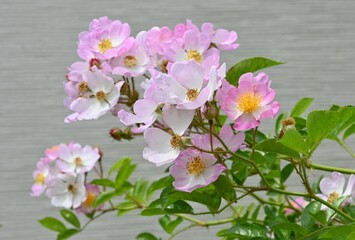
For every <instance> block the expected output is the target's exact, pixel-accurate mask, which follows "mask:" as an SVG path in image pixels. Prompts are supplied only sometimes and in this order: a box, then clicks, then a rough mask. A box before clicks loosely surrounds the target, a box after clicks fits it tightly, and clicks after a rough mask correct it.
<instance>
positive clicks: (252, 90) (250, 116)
mask: <svg viewBox="0 0 355 240" xmlns="http://www.w3.org/2000/svg"><path fill="white" fill-rule="evenodd" d="M270 84H271V82H270V80H269V79H268V77H267V75H266V74H265V73H259V74H258V75H257V76H256V77H253V74H252V73H246V74H243V75H242V76H241V77H240V78H239V82H238V88H236V87H233V86H228V85H227V84H225V86H224V87H223V86H222V90H221V91H222V92H223V93H225V92H226V90H225V89H228V91H227V94H226V95H225V96H224V97H221V95H222V94H218V99H219V104H220V105H221V107H222V109H223V110H224V111H225V112H226V114H227V115H228V117H229V118H230V119H231V120H233V121H234V129H235V130H239V131H242V130H247V129H251V128H255V127H257V126H259V124H260V120H262V119H263V118H273V117H274V116H275V115H276V113H277V112H278V110H279V108H280V105H279V103H278V102H272V100H273V99H274V97H275V90H273V89H271V88H270Z"/></svg>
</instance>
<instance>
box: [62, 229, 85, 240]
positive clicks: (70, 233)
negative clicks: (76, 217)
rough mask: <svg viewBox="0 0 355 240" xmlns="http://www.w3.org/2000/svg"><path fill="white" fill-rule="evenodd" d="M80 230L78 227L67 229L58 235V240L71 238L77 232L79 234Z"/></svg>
mask: <svg viewBox="0 0 355 240" xmlns="http://www.w3.org/2000/svg"><path fill="white" fill-rule="evenodd" d="M78 232H80V231H79V230H78V229H74V228H71V229H67V230H65V231H63V232H61V233H59V234H58V236H57V240H65V239H68V238H70V237H71V236H74V235H75V234H77V233H78Z"/></svg>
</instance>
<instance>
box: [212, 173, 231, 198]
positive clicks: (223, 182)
mask: <svg viewBox="0 0 355 240" xmlns="http://www.w3.org/2000/svg"><path fill="white" fill-rule="evenodd" d="M213 185H214V187H215V189H216V192H217V194H218V195H220V196H221V197H222V198H224V199H225V200H227V201H228V202H233V201H235V200H236V199H237V195H236V192H235V190H234V188H233V186H232V185H231V183H230V181H229V180H228V178H227V177H226V176H225V175H220V176H219V177H218V179H217V180H216V181H214V182H213Z"/></svg>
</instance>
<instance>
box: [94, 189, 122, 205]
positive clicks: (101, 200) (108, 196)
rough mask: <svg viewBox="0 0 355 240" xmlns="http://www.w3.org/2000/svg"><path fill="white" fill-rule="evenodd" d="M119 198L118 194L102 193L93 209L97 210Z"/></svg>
mask: <svg viewBox="0 0 355 240" xmlns="http://www.w3.org/2000/svg"><path fill="white" fill-rule="evenodd" d="M115 196H117V194H116V192H114V191H113V192H102V193H101V194H100V195H99V196H98V197H97V198H96V199H95V201H94V202H93V204H92V205H93V207H94V208H97V207H98V206H100V205H101V204H103V203H105V202H107V201H109V200H111V199H112V198H113V197H115Z"/></svg>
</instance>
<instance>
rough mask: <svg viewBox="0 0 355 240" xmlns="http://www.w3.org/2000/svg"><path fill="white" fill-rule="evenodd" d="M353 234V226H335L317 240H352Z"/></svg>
mask: <svg viewBox="0 0 355 240" xmlns="http://www.w3.org/2000/svg"><path fill="white" fill-rule="evenodd" d="M354 233H355V225H343V226H335V227H333V228H332V229H331V230H330V231H328V232H326V233H325V234H324V235H322V236H321V237H320V238H319V239H328V240H353V239H354V238H353V237H354Z"/></svg>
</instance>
